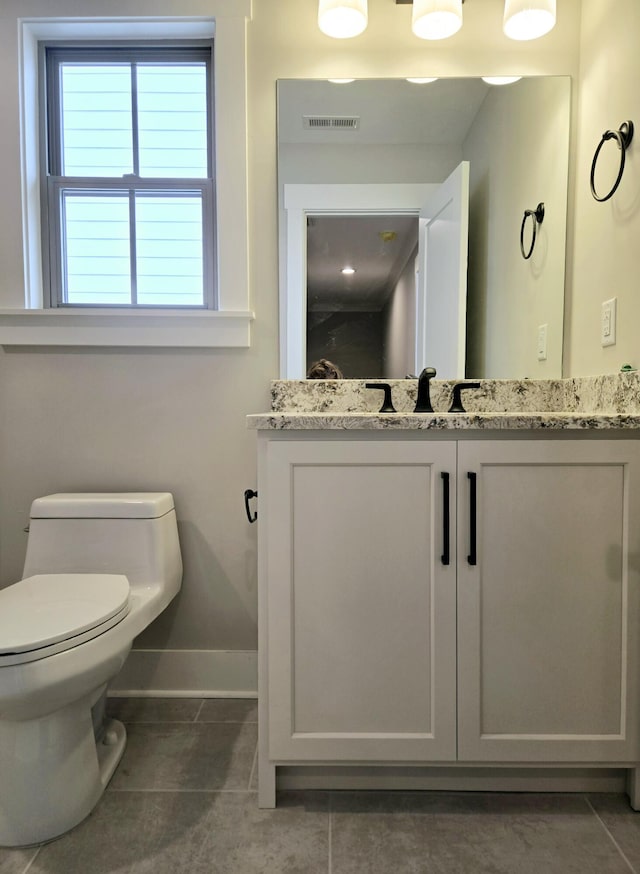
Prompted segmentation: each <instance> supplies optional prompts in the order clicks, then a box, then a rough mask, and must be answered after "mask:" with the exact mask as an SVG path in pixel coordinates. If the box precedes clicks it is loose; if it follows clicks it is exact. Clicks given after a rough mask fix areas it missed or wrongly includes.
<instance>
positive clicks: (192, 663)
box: [109, 649, 258, 698]
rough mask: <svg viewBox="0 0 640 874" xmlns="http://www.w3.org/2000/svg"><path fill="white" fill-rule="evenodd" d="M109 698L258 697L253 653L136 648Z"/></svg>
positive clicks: (255, 659) (256, 656) (243, 651)
mask: <svg viewBox="0 0 640 874" xmlns="http://www.w3.org/2000/svg"><path fill="white" fill-rule="evenodd" d="M109 695H112V696H116V695H117V696H121V697H134V696H135V697H139V698H145V697H146V698H256V697H257V695H258V653H257V652H255V651H253V650H209V649H134V650H132V651H131V653H130V654H129V657H128V658H127V661H126V662H125V665H124V667H123V669H122V670H121V671H120V673H119V674H118V676H117V677H116V678H115V679H114V680H113V682H112V683H111V685H110V687H109Z"/></svg>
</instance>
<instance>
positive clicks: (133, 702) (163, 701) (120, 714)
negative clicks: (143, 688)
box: [107, 698, 202, 723]
mask: <svg viewBox="0 0 640 874" xmlns="http://www.w3.org/2000/svg"><path fill="white" fill-rule="evenodd" d="M201 704H202V701H201V700H200V698H107V713H108V715H109V716H111V717H113V718H114V719H120V720H121V721H122V722H125V723H132V722H193V721H194V719H195V718H196V716H197V715H198V711H199V710H200V705H201Z"/></svg>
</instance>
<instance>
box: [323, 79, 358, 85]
mask: <svg viewBox="0 0 640 874" xmlns="http://www.w3.org/2000/svg"><path fill="white" fill-rule="evenodd" d="M355 81H356V80H355V79H327V82H331V84H332V85H350V84H351V82H355Z"/></svg>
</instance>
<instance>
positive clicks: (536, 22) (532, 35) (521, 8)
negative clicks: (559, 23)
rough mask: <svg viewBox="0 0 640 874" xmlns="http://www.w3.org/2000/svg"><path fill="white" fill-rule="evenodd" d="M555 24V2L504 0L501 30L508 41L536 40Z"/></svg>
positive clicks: (553, 0) (543, 0)
mask: <svg viewBox="0 0 640 874" xmlns="http://www.w3.org/2000/svg"><path fill="white" fill-rule="evenodd" d="M555 23H556V0H505V3H504V23H503V30H504V32H505V34H506V35H507V36H508V37H509V39H518V40H528V39H538V37H540V36H544V35H545V33H549V31H550V30H552V29H553V27H554V25H555Z"/></svg>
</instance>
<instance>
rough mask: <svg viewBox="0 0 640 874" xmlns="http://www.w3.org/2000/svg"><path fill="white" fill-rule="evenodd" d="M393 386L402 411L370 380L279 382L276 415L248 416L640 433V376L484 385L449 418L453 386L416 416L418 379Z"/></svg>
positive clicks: (285, 424) (290, 423) (273, 421)
mask: <svg viewBox="0 0 640 874" xmlns="http://www.w3.org/2000/svg"><path fill="white" fill-rule="evenodd" d="M367 381H368V382H388V383H389V384H390V385H391V392H392V400H393V405H394V407H395V409H396V410H397V411H398V412H396V413H380V412H378V410H379V408H380V405H381V403H382V392H381V391H375V390H372V389H367V388H365V381H364V380H355V379H354V380H275V381H274V382H273V383H272V387H271V397H272V409H271V411H270V412H268V413H259V414H256V415H251V416H247V424H248V427H249V428H252V429H256V430H429V429H435V430H447V429H451V430H461V429H485V430H525V429H533V430H538V429H546V430H567V429H571V430H604V429H625V430H626V429H634V428H640V376H639V375H638V373H635V372H634V373H618V374H612V375H606V376H594V377H581V378H572V379H558V380H510V379H506V380H495V379H485V380H480V388H479V389H473V390H470V391H467V392H463V403H464V406H465V407H466V408H467V410H468V412H466V413H447V412H446V410H448V408H449V405H450V402H451V391H452V386H453V384H454V383H453V381H444V380H433V381H432V383H431V401H432V404H433V407H434V409H435V410H436V412H435V413H413V407H414V405H415V398H416V391H417V380H415V379H411V380H367Z"/></svg>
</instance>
